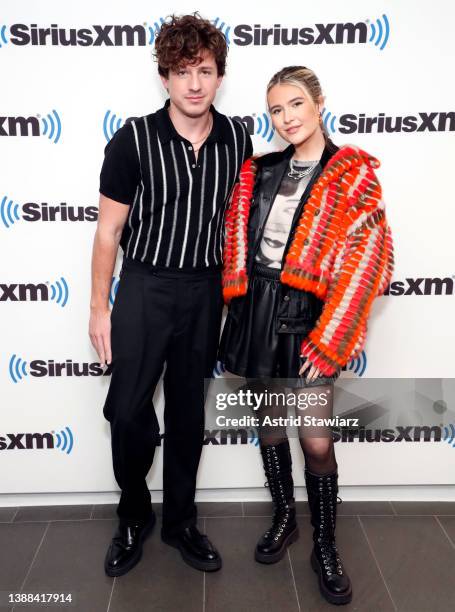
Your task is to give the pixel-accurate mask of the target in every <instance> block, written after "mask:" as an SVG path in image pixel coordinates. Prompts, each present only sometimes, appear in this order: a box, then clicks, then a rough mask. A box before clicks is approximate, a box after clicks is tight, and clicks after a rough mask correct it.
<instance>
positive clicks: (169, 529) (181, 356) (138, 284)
mask: <svg viewBox="0 0 455 612" xmlns="http://www.w3.org/2000/svg"><path fill="white" fill-rule="evenodd" d="M222 309H223V299H222V290H221V271H220V270H219V269H213V268H211V269H203V270H171V269H167V268H157V267H153V266H150V265H149V264H145V263H142V262H139V261H135V260H132V259H129V258H125V259H124V262H123V266H122V272H121V276H120V283H119V286H118V290H117V295H116V298H115V302H114V306H113V309H112V313H111V345H112V378H111V382H110V386H109V391H108V394H107V397H106V402H105V405H104V411H103V412H104V416H105V418H106V419H107V420H108V421H109V422H110V425H111V436H112V458H113V467H114V474H115V478H116V480H117V483H118V485H119V487H120V489H121V497H120V503H119V505H118V508H117V514H118V515H119V517H120V518H125V519H142V518H146V517H147V516H148V515H149V514H150V512H151V497H150V492H149V490H148V487H147V483H146V476H147V473H148V471H149V470H150V467H151V465H152V462H153V457H154V453H155V448H156V446H157V445H158V444H159V443H160V432H159V423H158V419H157V417H156V413H155V409H154V406H153V401H152V398H153V394H154V392H155V387H156V385H157V383H158V381H159V379H160V376H161V374H162V372H163V368H164V364H166V370H165V374H164V379H163V389H164V399H165V409H164V428H165V432H164V456H163V527H162V531H163V534H165V535H169V536H170V535H174V534H176V533H178V532H179V531H180V530H182V529H183V528H185V527H187V526H189V525H191V524H195V523H196V518H197V510H196V506H195V504H194V496H195V490H196V475H197V470H198V466H199V459H200V456H201V451H202V445H203V440H204V378H209V377H211V376H212V371H213V366H214V365H215V360H216V350H217V345H218V339H219V333H220V326H221V314H222Z"/></svg>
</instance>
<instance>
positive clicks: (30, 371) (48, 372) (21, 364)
mask: <svg viewBox="0 0 455 612" xmlns="http://www.w3.org/2000/svg"><path fill="white" fill-rule="evenodd" d="M111 371H112V364H110V365H109V366H108V367H107V368H106V370H103V366H102V365H101V364H100V363H99V362H94V363H85V362H84V363H78V362H76V361H73V360H72V359H67V360H66V361H54V360H53V359H48V360H45V359H34V360H33V361H30V363H28V362H27V361H25V360H24V359H22V358H21V357H19V356H18V355H16V354H14V355H12V356H11V358H10V360H9V364H8V373H9V376H10V378H11V380H12V381H13V382H14V383H18V382H21V381H23V380H25V379H26V378H27V377H28V376H33V377H35V378H43V377H50V378H53V377H60V376H79V377H80V376H110V374H111Z"/></svg>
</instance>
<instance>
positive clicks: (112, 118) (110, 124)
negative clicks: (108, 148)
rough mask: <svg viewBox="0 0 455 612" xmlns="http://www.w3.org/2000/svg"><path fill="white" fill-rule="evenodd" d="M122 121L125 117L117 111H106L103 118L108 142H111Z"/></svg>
mask: <svg viewBox="0 0 455 612" xmlns="http://www.w3.org/2000/svg"><path fill="white" fill-rule="evenodd" d="M122 123H123V119H121V118H120V117H117V115H116V114H115V113H112V114H111V111H110V110H108V111H107V112H106V114H105V115H104V120H103V132H104V137H105V138H106V140H107V142H109V141H110V139H111V138H112V136H113V135H114V134H115V132H116V131H117V130H118V129H120V128H121V126H122Z"/></svg>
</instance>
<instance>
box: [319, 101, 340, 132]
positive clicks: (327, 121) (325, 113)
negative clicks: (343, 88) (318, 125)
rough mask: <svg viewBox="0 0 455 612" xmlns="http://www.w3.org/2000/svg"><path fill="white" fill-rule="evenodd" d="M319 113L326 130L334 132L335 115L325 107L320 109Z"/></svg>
mask: <svg viewBox="0 0 455 612" xmlns="http://www.w3.org/2000/svg"><path fill="white" fill-rule="evenodd" d="M321 115H322V121H323V123H324V127H325V129H326V130H327V132H332V134H333V133H334V132H336V127H335V124H336V119H337V118H336V115H332V113H331V112H330V111H329V110H327V109H326V108H325V107H324V108H323V109H322V111H321Z"/></svg>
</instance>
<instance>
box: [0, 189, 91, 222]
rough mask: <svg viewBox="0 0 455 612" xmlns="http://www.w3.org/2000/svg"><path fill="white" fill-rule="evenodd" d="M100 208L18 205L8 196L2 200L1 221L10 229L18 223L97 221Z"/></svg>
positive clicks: (0, 202)
mask: <svg viewBox="0 0 455 612" xmlns="http://www.w3.org/2000/svg"><path fill="white" fill-rule="evenodd" d="M97 219H98V208H97V207H96V206H70V205H68V204H67V203H66V202H62V203H61V204H58V205H57V206H49V204H48V203H47V202H41V203H37V202H26V203H25V204H18V203H17V202H14V200H12V199H11V198H9V197H8V196H6V195H5V196H3V198H2V199H1V200H0V221H1V223H2V224H3V226H4V227H6V228H10V227H12V226H13V225H14V224H15V223H17V222H18V221H21V220H23V221H31V222H33V221H45V222H54V221H57V222H60V221H96V220H97Z"/></svg>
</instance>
